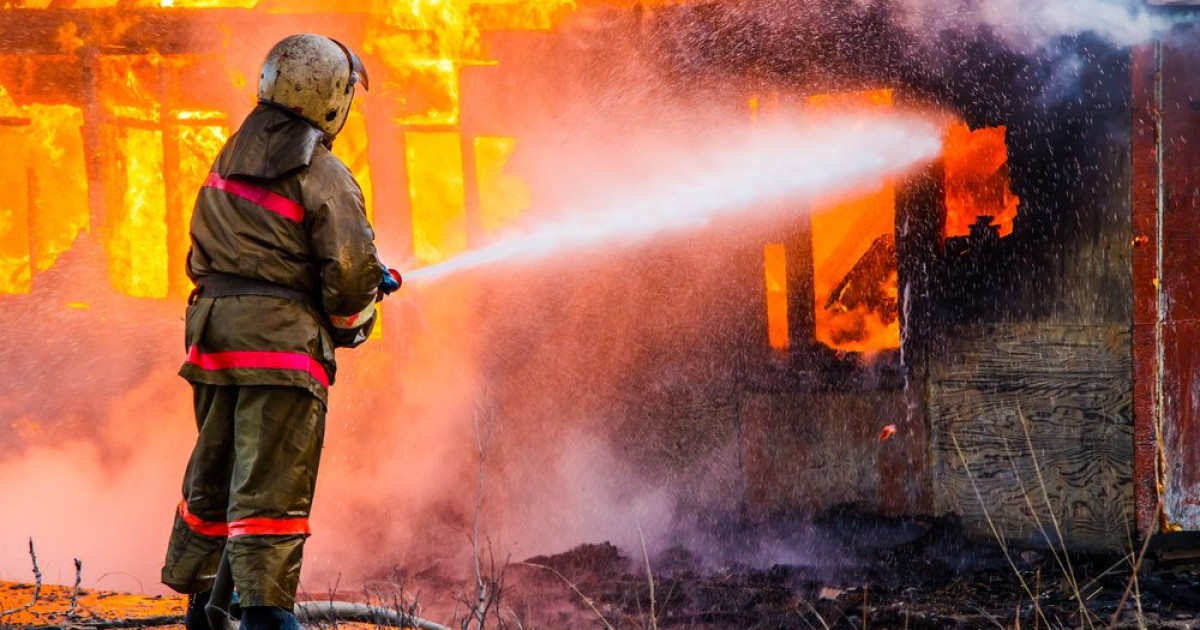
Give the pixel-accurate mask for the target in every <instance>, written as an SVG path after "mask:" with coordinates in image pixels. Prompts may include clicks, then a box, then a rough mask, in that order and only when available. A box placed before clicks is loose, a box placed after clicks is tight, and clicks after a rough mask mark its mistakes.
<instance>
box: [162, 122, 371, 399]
mask: <svg viewBox="0 0 1200 630" xmlns="http://www.w3.org/2000/svg"><path fill="white" fill-rule="evenodd" d="M324 138H325V134H324V133H323V132H322V131H321V130H320V129H317V128H316V127H313V126H312V125H311V124H309V123H307V122H305V121H303V120H301V119H299V118H297V117H295V116H293V115H291V114H290V113H288V112H286V111H284V110H282V109H279V108H278V107H275V106H272V105H269V104H261V105H259V106H258V107H257V108H256V109H255V110H254V111H253V112H251V114H250V115H249V116H248V117H247V118H246V121H245V122H244V123H243V124H242V127H241V129H239V130H238V132H237V133H236V134H235V135H234V136H233V137H232V138H230V140H229V142H227V143H226V145H225V148H224V149H223V150H222V151H221V154H220V156H219V157H218V158H217V160H216V164H215V165H214V167H213V170H212V172H211V173H209V175H208V179H207V180H206V181H205V183H204V187H203V188H202V190H201V191H200V194H199V196H198V197H197V200H196V206H195V210H194V212H193V215H192V222H191V240H192V248H191V251H190V252H189V254H188V261H187V273H188V276H189V277H191V278H192V280H193V281H194V282H196V283H197V286H198V288H197V292H196V293H194V294H193V299H192V300H190V304H189V306H188V310H187V329H186V334H185V343H186V346H187V352H188V357H187V360H186V362H185V363H184V365H183V367H182V368H181V369H180V372H179V373H180V375H181V376H183V377H184V378H186V379H187V380H189V381H191V382H192V383H200V384H208V385H290V386H296V387H303V388H306V389H308V390H309V391H310V392H312V393H313V395H315V396H316V397H317V398H318V399H320V400H321V401H322V402H324V401H325V400H326V396H327V390H328V387H329V386H330V385H331V384H332V383H333V382H334V377H335V373H336V370H337V364H336V362H335V360H334V348H335V347H340V346H356V345H358V344H359V343H362V341H363V340H365V339H366V337H367V335H368V334H369V333H370V330H371V328H372V327H373V326H374V323H375V317H374V315H375V300H376V295H377V289H378V287H379V284H380V282H381V280H382V278H383V274H384V273H385V270H386V268H385V267H384V265H383V264H382V263H381V262H380V260H379V257H378V255H377V254H376V251H375V246H374V236H375V235H374V232H373V231H372V230H371V226H370V224H369V223H368V222H367V216H366V210H365V205H364V202H363V195H362V190H361V189H360V188H359V186H358V183H357V182H356V181H355V180H354V177H353V175H352V174H351V173H350V171H349V169H347V168H346V166H345V165H343V164H342V163H341V161H340V160H338V159H337V158H336V157H334V155H333V154H332V153H330V151H329V149H328V148H326V147H325V146H324V143H323V140H324ZM216 279H226V280H228V279H234V280H237V281H239V282H242V284H243V286H245V285H246V284H247V283H249V286H251V287H252V288H251V289H250V290H248V291H246V290H243V291H239V292H237V293H238V294H236V295H228V294H225V295H224V296H223V297H214V295H212V294H213V293H217V292H216V291H211V290H209V287H210V286H211V285H210V284H209V283H208V281H211V280H216ZM253 287H263V288H265V289H264V290H261V291H258V290H254V289H253ZM273 288H274V289H277V290H272V289H273ZM206 293H207V294H206Z"/></svg>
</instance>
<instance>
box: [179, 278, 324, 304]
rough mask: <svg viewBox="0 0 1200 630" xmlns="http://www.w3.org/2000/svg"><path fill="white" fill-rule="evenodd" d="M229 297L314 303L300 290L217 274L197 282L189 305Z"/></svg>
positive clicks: (311, 298)
mask: <svg viewBox="0 0 1200 630" xmlns="http://www.w3.org/2000/svg"><path fill="white" fill-rule="evenodd" d="M229 295H267V296H271V297H281V298H286V299H288V300H295V301H297V302H309V303H311V302H312V301H313V296H312V295H310V294H309V293H307V292H305V291H301V290H300V289H293V288H292V287H286V286H283V285H282V284H275V283H274V282H267V281H266V280H253V279H251V278H243V277H241V276H233V275H229V274H224V273H215V274H212V275H208V276H204V277H202V278H200V279H198V280H197V281H196V289H195V290H194V291H192V295H191V297H190V298H189V299H188V303H189V304H190V303H192V302H195V301H196V300H197V299H199V298H202V297H203V298H217V297H226V296H229Z"/></svg>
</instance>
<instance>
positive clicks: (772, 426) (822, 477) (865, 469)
mask: <svg viewBox="0 0 1200 630" xmlns="http://www.w3.org/2000/svg"><path fill="white" fill-rule="evenodd" d="M904 413H905V408H904V400H903V396H902V393H901V392H878V391H872V392H819V393H817V392H812V393H778V394H776V393H751V394H747V395H746V396H745V397H744V399H743V401H742V404H741V408H740V412H739V415H740V417H741V421H742V462H743V469H744V471H745V478H746V507H747V510H748V512H749V514H750V515H751V516H756V517H758V516H765V515H768V514H770V513H772V512H781V511H790V510H801V511H815V510H821V509H825V508H829V507H832V506H835V505H839V504H845V503H857V504H864V505H868V506H870V507H874V508H877V507H878V506H879V501H880V496H881V495H880V478H879V468H878V461H879V457H880V453H881V452H882V451H885V450H887V449H890V448H892V447H893V446H894V444H893V442H892V441H891V440H888V441H884V442H881V441H880V440H879V437H878V436H879V434H880V430H881V429H882V428H883V426H884V425H887V424H892V423H895V422H897V420H898V419H899V418H901V417H902V416H903V415H904Z"/></svg>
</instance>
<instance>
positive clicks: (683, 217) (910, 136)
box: [403, 114, 944, 283]
mask: <svg viewBox="0 0 1200 630" xmlns="http://www.w3.org/2000/svg"><path fill="white" fill-rule="evenodd" d="M943 133H944V130H943V128H942V126H941V124H940V123H939V122H936V121H934V120H932V119H929V118H922V117H916V116H909V115H890V116H883V115H879V114H871V115H869V116H867V115H865V114H864V115H862V116H845V117H838V118H822V119H820V120H809V121H807V122H804V123H800V124H783V123H781V124H776V125H765V126H755V127H749V128H746V129H742V130H738V131H733V132H730V133H728V134H724V135H721V136H719V137H715V136H714V137H713V138H712V139H711V141H709V142H706V143H705V145H704V146H701V147H699V148H691V149H690V150H687V151H684V150H683V149H676V150H674V151H671V152H668V154H667V155H663V156H662V158H663V159H662V160H660V163H661V164H663V165H666V168H663V169H661V172H655V173H650V174H647V175H646V176H645V177H644V178H641V179H639V181H635V182H629V183H628V185H623V186H619V187H614V188H613V189H614V190H617V192H613V193H610V194H607V195H605V197H606V198H603V199H592V200H589V202H588V203H586V204H581V205H579V206H576V207H573V208H568V209H567V210H566V211H565V212H564V213H563V214H562V217H561V218H559V219H557V220H555V221H551V222H548V223H543V224H540V225H537V226H535V227H534V228H532V229H531V230H530V231H528V232H525V233H523V234H518V235H514V236H511V237H508V238H503V239H501V240H499V241H496V242H494V243H492V244H489V245H485V246H483V247H480V248H479V249H475V250H471V251H468V252H465V253H463V254H460V255H458V256H455V257H453V258H450V259H448V260H445V261H443V262H439V263H435V264H433V265H429V266H426V267H420V268H417V269H412V270H409V271H405V272H403V274H404V278H405V280H406V281H410V282H416V283H424V282H431V281H435V280H439V279H441V278H444V277H446V276H449V275H452V274H455V273H459V272H464V271H468V270H472V269H477V268H481V267H486V266H491V265H495V264H500V263H519V262H531V261H535V260H539V259H542V258H545V257H548V256H551V255H554V254H556V253H559V252H562V251H564V250H583V249H590V248H594V247H597V246H601V245H613V244H621V245H629V244H635V243H638V242H641V241H645V240H647V239H649V238H652V237H654V236H658V235H661V234H666V233H673V232H680V231H684V230H689V229H698V228H702V227H704V226H706V225H708V224H710V222H711V221H712V220H713V219H715V218H718V217H721V216H734V215H747V216H749V215H752V214H755V213H764V212H776V213H777V212H779V209H780V208H781V207H788V208H792V209H796V210H795V211H802V210H800V209H803V208H806V207H809V206H811V205H812V203H813V202H814V201H818V200H820V199H828V198H832V197H837V196H839V195H845V194H847V193H851V192H854V191H870V190H871V189H873V188H877V187H878V186H879V185H881V184H882V182H883V181H885V179H886V178H888V177H891V176H896V175H900V174H903V173H905V172H907V171H909V170H911V169H912V168H914V167H915V166H917V165H919V164H921V163H923V162H925V161H928V160H930V159H933V158H934V157H936V156H937V155H938V154H939V153H940V152H941V150H942V137H943ZM781 201H786V202H787V203H786V204H783V203H776V202H781Z"/></svg>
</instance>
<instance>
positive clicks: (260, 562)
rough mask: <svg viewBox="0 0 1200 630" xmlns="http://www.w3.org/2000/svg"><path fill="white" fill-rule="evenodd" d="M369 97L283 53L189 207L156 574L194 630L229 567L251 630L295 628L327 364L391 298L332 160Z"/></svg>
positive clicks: (314, 48)
mask: <svg viewBox="0 0 1200 630" xmlns="http://www.w3.org/2000/svg"><path fill="white" fill-rule="evenodd" d="M359 83H361V84H362V87H363V88H364V89H366V88H367V73H366V71H365V69H364V68H363V66H362V63H361V62H360V61H359V59H358V57H357V56H356V55H355V54H354V53H353V52H351V51H350V49H348V48H346V47H345V46H343V45H342V44H340V43H338V42H336V41H334V40H332V39H329V38H326V37H321V36H318V35H310V34H305V35H294V36H291V37H287V38H285V39H283V40H282V41H280V42H279V43H278V44H276V45H275V46H274V47H273V48H272V49H271V51H270V52H269V53H268V55H267V59H266V61H265V62H264V63H263V67H262V75H261V77H260V78H259V84H258V99H259V100H258V105H257V106H256V107H255V108H254V110H253V111H252V112H251V113H250V115H249V116H248V117H247V118H246V120H245V122H243V123H242V126H241V128H240V129H239V130H238V131H237V133H236V134H234V135H233V136H232V137H231V138H230V139H229V141H228V142H227V143H226V144H225V146H224V148H223V149H222V150H221V153H220V155H219V156H218V157H217V160H216V163H215V164H214V166H213V168H212V172H211V173H209V174H208V178H207V180H206V181H205V182H204V186H203V188H202V189H201V190H200V193H199V196H198V197H197V199H196V205H195V211H194V213H193V216H192V223H191V239H192V242H191V249H190V251H189V253H188V260H187V273H188V276H189V277H190V278H191V279H192V280H193V281H194V282H195V284H196V289H195V291H194V292H193V293H192V296H191V298H190V299H189V300H188V307H187V322H186V331H185V344H186V349H187V359H186V361H185V363H184V364H183V367H182V368H181V369H180V371H179V373H180V375H181V376H183V377H184V378H185V379H187V380H188V381H189V382H190V383H191V385H192V388H193V399H194V404H195V411H196V424H197V426H198V428H199V436H198V438H197V440H196V445H195V447H194V449H193V451H192V454H191V459H190V460H189V461H188V464H187V469H186V472H185V474H184V480H183V500H182V501H181V502H180V503H179V506H178V508H177V510H176V514H175V523H174V526H173V528H172V530H171V538H170V542H169V545H168V549H167V556H166V563H165V565H164V567H163V571H162V580H163V582H164V583H165V584H166V585H167V586H170V587H171V588H173V589H175V590H176V591H179V592H181V593H187V594H189V603H188V613H187V620H186V624H187V627H188V629H189V630H198V629H200V630H208V626H209V624H208V621H207V620H206V619H205V615H204V605H205V603H206V602H207V601H208V598H209V593H210V592H211V590H212V588H213V582H214V579H215V576H216V574H217V570H218V566H219V564H220V561H221V557H222V553H224V554H225V555H226V557H227V560H228V564H229V567H230V569H231V572H232V578H233V583H234V584H235V585H236V592H237V597H238V602H239V605H240V607H241V610H242V627H244V628H248V629H250V630H256V629H258V628H297V627H299V626H298V623H297V621H296V619H295V617H293V616H292V612H291V611H292V609H293V606H294V603H295V596H296V589H297V585H298V582H299V576H300V562H301V554H302V550H303V548H304V541H305V538H306V537H307V536H308V535H309V526H308V516H309V509H310V507H311V505H312V498H313V489H314V486H315V482H316V477H317V466H318V463H319V460H320V454H321V444H322V439H323V436H324V431H325V409H326V401H327V395H328V390H329V387H330V386H331V385H332V384H333V382H334V375H335V370H336V364H335V363H334V348H337V347H354V346H357V345H359V344H360V343H362V342H363V341H364V340H365V339H366V338H367V336H368V335H369V334H370V331H371V328H372V327H373V326H374V324H375V319H376V318H375V305H376V302H377V301H378V300H380V299H382V297H383V296H384V295H386V294H387V293H390V292H391V291H393V290H395V289H396V288H398V287H399V283H398V278H399V276H398V275H393V273H394V272H392V273H389V271H388V269H387V268H386V267H385V266H384V265H383V264H382V263H381V262H380V260H379V256H378V255H377V254H376V251H375V246H374V233H373V232H372V229H371V226H370V224H369V223H368V222H367V216H366V212H365V206H364V202H363V195H362V190H361V189H360V188H359V186H358V183H357V182H356V181H355V180H354V177H353V175H351V173H350V171H349V170H348V169H347V168H346V166H345V165H343V164H342V162H341V161H339V160H338V159H337V158H336V157H334V156H333V154H332V153H331V152H330V147H331V146H332V142H333V139H334V138H335V137H336V136H337V134H338V132H339V131H341V129H342V126H343V125H344V124H345V122H346V116H347V114H348V113H349V110H350V103H351V101H352V100H353V99H354V92H355V87H356V86H357V85H358V84H359ZM212 630H216V629H212Z"/></svg>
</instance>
